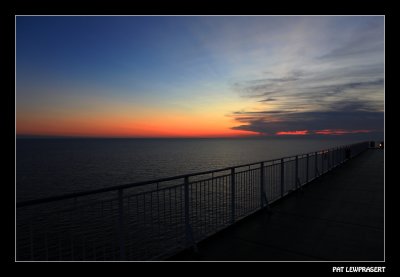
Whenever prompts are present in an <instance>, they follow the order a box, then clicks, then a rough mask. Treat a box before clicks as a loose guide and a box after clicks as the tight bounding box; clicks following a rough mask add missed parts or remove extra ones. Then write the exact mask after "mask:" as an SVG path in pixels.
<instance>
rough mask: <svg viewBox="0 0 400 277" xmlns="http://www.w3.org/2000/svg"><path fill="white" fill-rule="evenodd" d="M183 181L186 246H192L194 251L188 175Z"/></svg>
mask: <svg viewBox="0 0 400 277" xmlns="http://www.w3.org/2000/svg"><path fill="white" fill-rule="evenodd" d="M184 182H185V230H186V245H187V246H189V245H190V246H194V248H195V251H196V250H197V249H196V245H195V243H194V239H193V232H192V227H191V224H190V206H189V205H190V199H189V177H188V176H185V177H184Z"/></svg>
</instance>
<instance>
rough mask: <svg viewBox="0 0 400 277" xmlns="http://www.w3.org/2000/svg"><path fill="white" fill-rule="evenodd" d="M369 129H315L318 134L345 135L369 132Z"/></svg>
mask: <svg viewBox="0 0 400 277" xmlns="http://www.w3.org/2000/svg"><path fill="white" fill-rule="evenodd" d="M370 132H371V130H344V129H324V130H318V131H315V134H318V135H345V134H358V133H370Z"/></svg>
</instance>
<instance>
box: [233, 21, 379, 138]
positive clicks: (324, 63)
mask: <svg viewBox="0 0 400 277" xmlns="http://www.w3.org/2000/svg"><path fill="white" fill-rule="evenodd" d="M331 35H332V36H333V37H334V36H335V35H334V33H332V34H331ZM338 38H340V40H339V41H336V42H335V46H334V47H322V46H321V49H320V51H319V53H324V54H322V55H315V56H314V57H309V58H307V59H304V58H303V57H298V56H296V55H293V56H291V58H292V61H290V60H289V61H288V60H287V59H285V58H284V59H283V61H284V62H283V65H280V67H279V68H285V70H277V72H274V71H273V69H269V70H265V69H264V70H263V71H261V72H260V74H259V75H264V76H265V77H264V78H254V79H248V80H241V81H238V82H235V83H233V84H232V89H233V90H234V91H236V92H237V93H238V94H239V95H240V96H241V97H243V98H247V99H254V101H255V103H257V105H255V106H254V107H253V108H252V109H250V108H248V109H246V110H242V111H240V112H233V113H232V114H231V116H232V117H233V118H235V119H236V121H237V122H238V123H240V125H238V126H235V127H233V129H236V130H246V131H253V132H256V133H261V134H269V135H274V134H278V135H279V134H281V135H284V134H293V135H295V134H299V135H300V134H303V135H304V134H337V135H340V134H351V133H363V132H358V131H357V130H364V131H365V132H367V131H368V130H370V131H374V132H375V131H383V88H384V75H383V74H384V73H383V72H384V64H383V62H384V59H383V25H382V20H381V19H379V18H378V19H377V20H370V22H367V24H363V25H362V24H361V26H357V27H354V28H352V29H351V31H348V32H347V35H343V34H342V35H341V36H340V37H338ZM293 47H294V48H296V47H298V46H296V45H294V46H293ZM314 47H315V45H314ZM288 48H289V46H287V47H286V52H287V49H288ZM326 49H327V50H326ZM289 52H292V53H296V51H295V50H292V51H289ZM298 59H299V60H301V62H296V60H298ZM303 130H304V131H303ZM326 130H328V131H326ZM368 132H369V131H368Z"/></svg>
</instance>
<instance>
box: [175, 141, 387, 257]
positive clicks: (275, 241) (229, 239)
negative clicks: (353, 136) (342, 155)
mask: <svg viewBox="0 0 400 277" xmlns="http://www.w3.org/2000/svg"><path fill="white" fill-rule="evenodd" d="M270 211H271V212H270V213H268V212H267V211H266V210H265V209H264V210H262V211H259V212H257V213H256V214H254V215H252V216H250V217H248V218H246V219H243V220H242V221H240V222H238V223H237V224H235V225H233V226H231V227H229V228H227V229H225V230H223V231H221V232H219V233H217V234H216V235H214V236H212V237H210V238H208V239H206V240H204V241H202V242H200V243H199V244H198V251H197V252H194V251H192V250H185V251H183V252H181V253H178V254H177V255H175V256H173V257H171V258H169V260H175V261H383V260H384V150H381V149H369V150H367V151H365V152H364V153H361V154H360V155H358V156H357V157H354V158H353V159H351V160H349V161H347V162H345V163H344V164H342V165H340V166H338V167H337V168H335V169H334V170H332V171H330V172H328V173H326V174H324V175H323V176H321V177H320V178H318V179H316V180H314V181H313V182H311V183H309V184H307V185H305V186H304V187H303V188H302V189H301V190H299V191H296V192H294V193H292V194H290V195H288V196H287V197H285V198H283V199H281V200H279V201H277V202H275V203H273V204H272V205H271V209H270Z"/></svg>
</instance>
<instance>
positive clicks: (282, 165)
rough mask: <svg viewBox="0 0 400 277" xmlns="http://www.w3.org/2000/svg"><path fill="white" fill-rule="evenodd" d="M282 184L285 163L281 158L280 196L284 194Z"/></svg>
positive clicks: (283, 181)
mask: <svg viewBox="0 0 400 277" xmlns="http://www.w3.org/2000/svg"><path fill="white" fill-rule="evenodd" d="M284 184H285V164H284V161H283V158H282V159H281V197H283V194H284V189H285V188H284V187H285V186H284Z"/></svg>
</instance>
